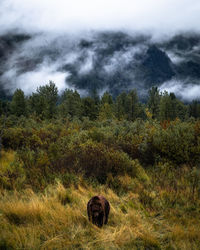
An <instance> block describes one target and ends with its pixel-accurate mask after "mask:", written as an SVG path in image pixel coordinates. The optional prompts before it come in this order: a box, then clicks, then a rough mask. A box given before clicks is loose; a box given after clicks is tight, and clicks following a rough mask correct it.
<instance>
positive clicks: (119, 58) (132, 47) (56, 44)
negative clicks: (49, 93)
mask: <svg viewBox="0 0 200 250" xmlns="http://www.w3.org/2000/svg"><path fill="white" fill-rule="evenodd" d="M49 80H52V81H54V82H55V84H56V86H57V87H58V89H59V91H60V92H62V91H64V90H65V89H66V88H70V89H77V90H78V91H79V92H80V93H81V95H83V96H84V95H90V94H91V93H92V92H93V91H97V92H98V93H99V95H102V94H103V93H104V92H105V91H108V92H109V93H111V94H112V95H113V96H117V95H118V94H119V93H121V92H123V91H125V92H127V91H129V90H131V89H136V90H137V91H138V94H139V97H140V99H141V100H145V99H146V97H147V93H148V90H149V89H150V88H151V87H152V86H157V87H159V89H161V90H167V91H168V92H174V93H175V94H176V96H177V97H178V98H180V99H181V100H183V101H189V102H190V101H192V100H193V99H198V98H199V93H200V91H199V90H200V85H199V80H200V35H199V34H198V33H183V34H177V35H174V36H172V37H167V38H165V39H164V38H163V39H154V38H153V37H152V36H151V35H149V34H148V35H145V34H139V33H125V32H121V31H105V32H89V33H87V34H86V35H83V34H82V35H81V34H80V35H76V36H75V35H74V36H73V35H72V36H69V34H66V35H64V34H63V35H59V36H55V35H50V34H45V33H40V34H39V33H36V34H34V35H33V34H28V33H21V32H16V31H15V32H11V31H10V32H9V33H6V34H3V35H1V36H0V95H1V97H3V98H6V97H8V96H9V95H12V93H13V92H14V91H15V90H16V89H17V88H21V89H22V90H23V91H24V92H25V93H26V94H31V93H32V92H33V91H35V90H36V88H37V87H38V86H40V85H45V84H46V83H48V82H49Z"/></svg>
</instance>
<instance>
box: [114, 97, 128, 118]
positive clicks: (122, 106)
mask: <svg viewBox="0 0 200 250" xmlns="http://www.w3.org/2000/svg"><path fill="white" fill-rule="evenodd" d="M127 110H128V107H127V94H126V93H125V92H123V93H121V94H120V95H118V96H117V98H116V102H115V114H116V117H117V119H119V120H121V119H124V118H125V116H126V113H127Z"/></svg>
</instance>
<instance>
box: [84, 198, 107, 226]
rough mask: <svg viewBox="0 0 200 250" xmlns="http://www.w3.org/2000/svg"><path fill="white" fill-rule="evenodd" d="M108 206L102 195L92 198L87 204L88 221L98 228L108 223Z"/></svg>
mask: <svg viewBox="0 0 200 250" xmlns="http://www.w3.org/2000/svg"><path fill="white" fill-rule="evenodd" d="M109 212H110V204H109V202H108V201H107V200H106V198H105V197H103V196H102V195H97V196H94V197H92V198H91V199H90V200H89V201H88V204H87V213H88V219H89V221H92V223H93V224H94V225H96V226H98V227H102V226H103V225H104V224H107V223H108V215H109Z"/></svg>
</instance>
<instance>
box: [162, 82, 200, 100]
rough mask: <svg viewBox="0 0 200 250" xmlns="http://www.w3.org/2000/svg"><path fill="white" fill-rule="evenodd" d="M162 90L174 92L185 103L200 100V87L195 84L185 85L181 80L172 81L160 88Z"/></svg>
mask: <svg viewBox="0 0 200 250" xmlns="http://www.w3.org/2000/svg"><path fill="white" fill-rule="evenodd" d="M160 90H161V91H164V90H166V91H167V92H168V93H170V92H173V93H175V94H176V95H177V96H178V97H179V98H181V99H182V100H184V101H191V100H195V99H200V85H197V84H194V83H187V84H186V83H184V82H183V81H181V80H171V81H168V82H165V83H164V84H163V85H161V86H160Z"/></svg>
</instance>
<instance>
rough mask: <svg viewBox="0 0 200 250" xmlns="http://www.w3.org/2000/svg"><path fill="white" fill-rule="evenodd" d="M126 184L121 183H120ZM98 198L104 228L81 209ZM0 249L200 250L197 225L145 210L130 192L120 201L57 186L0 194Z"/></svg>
mask: <svg viewBox="0 0 200 250" xmlns="http://www.w3.org/2000/svg"><path fill="white" fill-rule="evenodd" d="M124 178H125V177H124ZM98 193H101V194H103V195H105V196H106V198H107V199H108V200H109V201H110V204H111V211H110V217H109V223H108V225H107V226H104V227H103V228H102V229H99V228H97V227H96V226H94V225H92V224H91V223H89V222H88V219H87V213H86V204H87V201H88V200H89V198H90V197H91V196H92V195H95V194H98ZM0 218H1V220H0V249H183V250H184V249H185V250H186V249H187V250H188V249H199V246H200V231H199V226H200V222H199V221H198V220H197V218H194V217H193V216H187V218H186V217H184V216H183V215H182V214H181V210H180V209H178V210H177V209H167V210H166V211H165V210H162V211H159V212H155V211H154V210H151V209H144V206H143V204H142V203H141V202H140V200H139V195H138V194H137V193H135V192H134V190H132V191H128V192H127V193H126V194H124V195H121V196H120V197H119V196H118V195H117V194H116V193H114V192H113V191H112V190H111V189H109V188H107V187H105V186H97V187H92V186H88V185H87V184H86V183H85V181H83V180H81V179H80V181H79V184H77V186H76V187H75V186H71V187H69V188H67V189H66V188H64V187H63V186H62V184H60V183H59V182H58V183H57V184H55V185H54V186H49V187H48V188H47V189H46V190H45V192H43V193H41V194H35V193H34V192H33V191H32V190H30V189H26V190H24V192H20V193H19V192H17V191H15V192H12V193H9V192H8V191H2V192H1V196H0Z"/></svg>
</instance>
